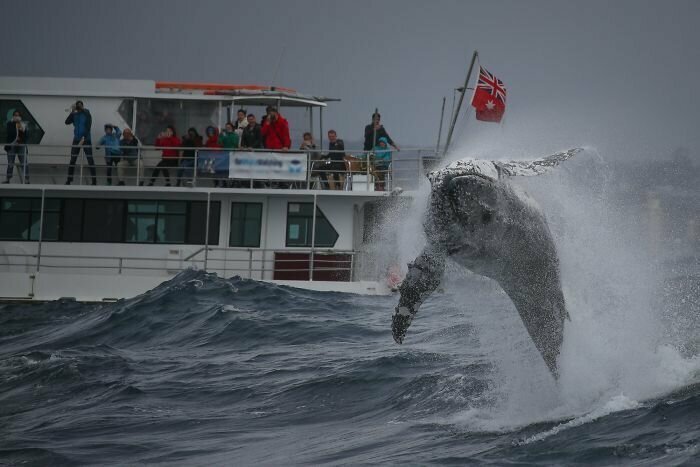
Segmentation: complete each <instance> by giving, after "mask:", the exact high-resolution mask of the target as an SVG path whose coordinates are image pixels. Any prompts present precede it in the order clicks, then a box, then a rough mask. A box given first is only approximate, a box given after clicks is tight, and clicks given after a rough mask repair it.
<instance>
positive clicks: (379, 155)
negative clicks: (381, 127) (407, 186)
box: [374, 136, 391, 191]
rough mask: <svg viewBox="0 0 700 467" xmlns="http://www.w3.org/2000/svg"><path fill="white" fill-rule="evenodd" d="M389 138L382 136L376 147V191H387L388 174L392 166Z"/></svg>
mask: <svg viewBox="0 0 700 467" xmlns="http://www.w3.org/2000/svg"><path fill="white" fill-rule="evenodd" d="M389 144H390V143H389V139H388V138H386V137H384V136H382V137H381V138H379V139H378V140H377V145H376V146H375V147H374V176H375V177H376V182H375V184H374V187H375V190H376V191H386V174H387V173H388V172H389V167H390V166H391V149H389Z"/></svg>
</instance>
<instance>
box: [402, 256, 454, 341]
mask: <svg viewBox="0 0 700 467" xmlns="http://www.w3.org/2000/svg"><path fill="white" fill-rule="evenodd" d="M445 258H446V254H445V253H444V252H442V251H436V250H433V249H426V250H423V253H421V254H420V255H419V256H418V257H417V258H416V259H415V261H413V262H412V263H410V264H409V265H408V274H406V278H405V279H404V280H403V282H402V283H401V285H400V286H399V293H400V294H401V298H400V299H399V304H398V306H397V307H396V309H395V311H394V315H393V316H392V319H391V333H392V335H393V336H394V341H396V343H397V344H401V343H403V340H404V337H406V331H408V327H409V326H410V325H411V322H412V321H413V318H414V317H415V315H416V313H418V308H419V307H420V305H421V304H422V303H423V301H424V300H425V299H426V298H427V297H428V296H429V295H430V294H431V293H432V292H433V291H434V290H435V289H437V288H438V286H439V285H440V282H441V281H442V275H443V273H444V272H445Z"/></svg>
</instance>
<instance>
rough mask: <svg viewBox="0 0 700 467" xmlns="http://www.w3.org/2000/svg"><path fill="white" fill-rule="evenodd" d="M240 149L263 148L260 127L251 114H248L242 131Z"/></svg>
mask: <svg viewBox="0 0 700 467" xmlns="http://www.w3.org/2000/svg"><path fill="white" fill-rule="evenodd" d="M241 147H243V148H246V149H262V147H263V139H262V133H261V127H260V124H259V123H257V122H256V121H255V115H253V114H248V125H247V126H246V127H245V128H244V129H243V136H242V137H241Z"/></svg>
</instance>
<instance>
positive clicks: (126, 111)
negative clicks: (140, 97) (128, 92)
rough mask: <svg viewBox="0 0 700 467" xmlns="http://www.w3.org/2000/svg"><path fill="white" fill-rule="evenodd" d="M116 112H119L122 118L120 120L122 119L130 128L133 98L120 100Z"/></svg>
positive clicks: (132, 116)
mask: <svg viewBox="0 0 700 467" xmlns="http://www.w3.org/2000/svg"><path fill="white" fill-rule="evenodd" d="M117 112H119V116H120V117H121V118H122V120H124V123H126V126H127V127H129V128H131V125H133V123H134V100H133V99H124V100H122V103H121V104H119V109H118V110H117Z"/></svg>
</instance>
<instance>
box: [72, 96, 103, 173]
mask: <svg viewBox="0 0 700 467" xmlns="http://www.w3.org/2000/svg"><path fill="white" fill-rule="evenodd" d="M66 125H73V142H72V143H71V146H72V147H71V149H70V165H69V166H68V179H67V180H66V185H70V184H71V183H72V182H73V173H74V172H75V162H76V161H77V160H78V154H80V150H81V149H82V150H83V153H84V154H85V156H86V157H87V160H88V164H89V165H90V175H92V184H93V185H97V171H96V170H95V159H93V157H92V138H91V136H90V130H91V128H92V116H91V115H90V111H89V110H88V109H86V108H85V105H84V104H83V101H77V102H76V103H75V104H74V105H73V106H72V107H71V113H70V115H68V118H66Z"/></svg>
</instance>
